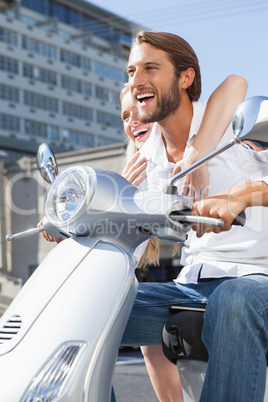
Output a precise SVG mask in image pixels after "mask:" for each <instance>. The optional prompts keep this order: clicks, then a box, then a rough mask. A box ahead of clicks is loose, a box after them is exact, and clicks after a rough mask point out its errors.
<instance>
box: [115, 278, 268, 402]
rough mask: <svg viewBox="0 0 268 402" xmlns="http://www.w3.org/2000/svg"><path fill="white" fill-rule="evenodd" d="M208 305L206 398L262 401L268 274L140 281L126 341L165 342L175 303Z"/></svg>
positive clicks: (203, 398) (267, 336) (267, 339)
mask: <svg viewBox="0 0 268 402" xmlns="http://www.w3.org/2000/svg"><path fill="white" fill-rule="evenodd" d="M174 304H178V305H185V306H195V307H198V306H204V305H206V304H207V308H206V313H205V322H204V328H203V340H204V343H205V345H206V347H207V350H208V352H209V363H208V370H207V374H206V378H205V383H204V387H203V392H202V395H201V399H200V401H201V402H211V401H213V402H214V401H217V402H226V401H228V402H229V401H230V402H249V401H250V402H251V401H254V402H261V401H263V397H264V391H265V381H266V352H267V350H268V276H264V275H251V276H247V277H242V278H235V279H230V278H222V279H217V280H208V281H200V282H199V283H198V284H197V285H193V284H187V285H182V284H178V283H175V282H170V283H140V284H139V289H138V294H137V298H136V301H135V304H134V307H133V310H132V313H131V315H130V318H129V322H128V324H127V327H126V330H125V333H124V335H123V339H122V345H139V346H142V345H159V344H161V337H162V329H163V326H164V324H165V323H166V321H167V319H168V318H169V316H170V314H171V313H170V312H169V307H170V306H171V305H174Z"/></svg>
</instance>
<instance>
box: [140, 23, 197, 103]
mask: <svg viewBox="0 0 268 402" xmlns="http://www.w3.org/2000/svg"><path fill="white" fill-rule="evenodd" d="M141 43H148V44H149V45H151V46H154V47H156V48H157V49H160V50H163V51H164V52H166V53H167V54H168V57H169V60H170V61H171V63H172V64H173V66H174V69H175V74H176V77H177V78H179V77H180V74H181V72H183V71H186V70H188V68H193V69H194V70H195V78H194V80H193V83H192V85H191V86H190V87H189V88H188V89H187V91H188V94H189V97H190V99H191V100H192V101H197V100H198V99H199V97H200V95H201V73H200V66H199V62H198V58H197V56H196V54H195V52H194V50H193V48H192V47H191V46H190V45H189V43H188V42H186V40H185V39H183V38H181V37H180V36H178V35H175V34H172V33H168V32H151V31H141V32H139V33H138V34H137V36H136V39H135V41H134V43H133V45H132V47H133V46H135V45H137V44H141Z"/></svg>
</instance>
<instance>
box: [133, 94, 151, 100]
mask: <svg viewBox="0 0 268 402" xmlns="http://www.w3.org/2000/svg"><path fill="white" fill-rule="evenodd" d="M153 96H154V94H153V93H147V94H141V95H137V99H139V100H140V99H144V98H151V97H153Z"/></svg>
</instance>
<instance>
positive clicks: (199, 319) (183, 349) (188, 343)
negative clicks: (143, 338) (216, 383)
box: [162, 310, 268, 367]
mask: <svg viewBox="0 0 268 402" xmlns="http://www.w3.org/2000/svg"><path fill="white" fill-rule="evenodd" d="M203 323H204V312H203V311H191V310H189V311H180V312H178V313H175V314H174V315H173V316H172V317H171V318H170V319H169V320H168V321H167V323H166V325H165V326H164V328H163V334H162V347H163V352H164V354H165V356H166V357H167V358H168V360H169V361H171V362H172V363H174V364H177V361H178V360H179V359H191V360H202V361H205V362H207V361H208V352H207V350H206V348H205V345H204V343H203V341H202V336H201V334H202V327H203ZM266 365H267V367H268V353H267V354H266Z"/></svg>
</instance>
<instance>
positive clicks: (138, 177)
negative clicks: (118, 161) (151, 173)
mask: <svg viewBox="0 0 268 402" xmlns="http://www.w3.org/2000/svg"><path fill="white" fill-rule="evenodd" d="M139 156H140V154H139V152H137V153H136V154H135V155H134V156H133V157H132V158H131V159H130V161H129V162H128V164H127V165H126V167H125V169H124V170H123V173H122V176H123V177H124V178H125V179H127V180H128V181H129V182H130V183H131V184H133V185H134V186H137V185H138V184H140V183H141V182H142V181H143V180H144V179H145V178H146V176H147V175H146V173H142V171H143V170H144V169H145V168H146V166H147V162H146V158H144V157H142V158H141V159H140V160H138V158H139ZM137 160H138V161H137Z"/></svg>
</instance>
